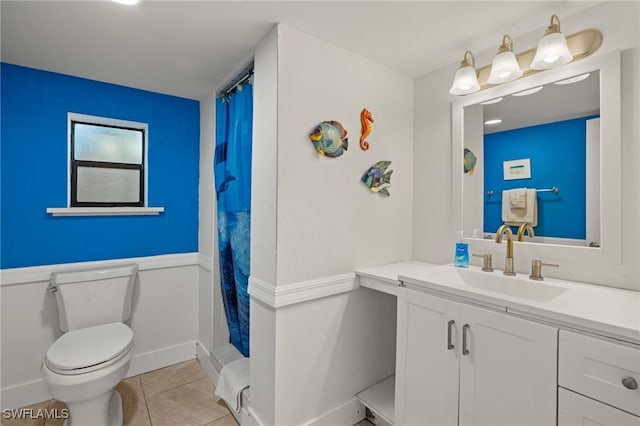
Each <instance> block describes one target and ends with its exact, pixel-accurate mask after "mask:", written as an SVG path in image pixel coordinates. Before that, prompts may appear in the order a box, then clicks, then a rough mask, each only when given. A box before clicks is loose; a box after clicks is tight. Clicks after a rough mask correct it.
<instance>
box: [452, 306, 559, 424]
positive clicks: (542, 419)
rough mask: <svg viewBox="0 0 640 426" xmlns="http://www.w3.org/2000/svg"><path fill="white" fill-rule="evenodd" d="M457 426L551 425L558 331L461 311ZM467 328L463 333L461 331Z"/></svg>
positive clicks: (496, 315) (504, 317)
mask: <svg viewBox="0 0 640 426" xmlns="http://www.w3.org/2000/svg"><path fill="white" fill-rule="evenodd" d="M460 312H461V315H460V318H461V320H462V322H461V324H460V325H461V326H462V327H463V329H466V332H464V333H463V334H466V339H464V337H463V340H464V341H463V345H464V346H465V347H466V349H468V351H469V352H468V353H467V354H464V353H463V354H462V356H461V358H460V425H492V426H499V425H505V426H518V425H537V426H542V425H555V423H556V393H557V379H556V378H557V353H558V350H557V347H558V330H557V329H556V328H554V327H550V326H547V325H543V324H538V323H535V322H531V321H527V320H524V319H520V318H516V317H512V316H508V315H506V314H503V313H500V312H495V311H491V310H488V309H480V308H476V307H473V306H470V305H461V311H460ZM465 325H466V327H465Z"/></svg>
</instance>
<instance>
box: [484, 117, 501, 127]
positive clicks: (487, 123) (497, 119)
mask: <svg viewBox="0 0 640 426" xmlns="http://www.w3.org/2000/svg"><path fill="white" fill-rule="evenodd" d="M500 123H502V120H501V119H499V118H494V119H493V120H487V121H485V122H484V124H486V125H487V126H491V125H492V124H500Z"/></svg>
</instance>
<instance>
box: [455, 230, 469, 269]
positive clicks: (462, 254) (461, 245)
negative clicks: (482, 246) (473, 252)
mask: <svg viewBox="0 0 640 426" xmlns="http://www.w3.org/2000/svg"><path fill="white" fill-rule="evenodd" d="M453 263H454V265H455V266H457V267H458V268H468V267H469V244H467V243H465V242H464V241H463V239H462V231H458V241H457V242H456V256H455V258H454V261H453Z"/></svg>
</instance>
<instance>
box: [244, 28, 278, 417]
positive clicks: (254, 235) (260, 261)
mask: <svg viewBox="0 0 640 426" xmlns="http://www.w3.org/2000/svg"><path fill="white" fill-rule="evenodd" d="M254 71H255V73H254V80H253V117H254V119H253V139H252V165H251V168H252V174H251V277H250V279H249V292H251V288H252V280H255V279H259V280H262V281H264V282H267V283H273V284H275V282H276V214H277V211H276V202H277V180H276V168H277V166H278V165H277V159H276V158H277V153H278V135H277V131H278V127H277V123H278V119H277V117H278V32H277V30H276V29H274V31H272V32H271V33H270V34H269V35H268V36H267V37H266V38H265V39H264V40H263V41H262V42H261V43H260V44H259V45H258V46H257V47H256V51H255V57H254ZM249 308H250V330H249V339H250V340H249V344H250V352H251V359H250V381H251V409H252V411H253V416H254V417H256V418H257V419H258V421H259V423H260V424H265V425H269V424H274V417H275V393H274V391H273V390H274V387H275V368H276V361H275V357H276V338H275V335H276V331H275V328H276V320H275V310H274V309H273V307H271V306H269V305H268V304H264V303H262V302H261V301H259V300H257V299H255V298H254V297H251V302H250V306H249Z"/></svg>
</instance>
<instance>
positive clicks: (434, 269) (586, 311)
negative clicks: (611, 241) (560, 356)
mask: <svg viewBox="0 0 640 426" xmlns="http://www.w3.org/2000/svg"><path fill="white" fill-rule="evenodd" d="M446 268H453V266H452V265H434V264H429V263H422V262H403V263H395V264H390V265H383V266H379V267H374V268H366V269H361V270H357V271H356V274H357V275H358V276H359V277H365V278H369V279H375V280H380V281H382V282H384V283H388V284H389V285H390V286H391V285H393V283H395V285H398V282H399V281H402V282H403V283H405V284H407V285H409V286H410V287H414V288H418V289H426V290H429V291H435V292H438V293H441V294H446V295H450V296H452V297H455V298H457V299H462V300H466V301H473V302H479V303H481V304H486V305H489V306H492V307H498V308H501V309H504V310H506V311H507V312H510V313H513V314H517V315H522V316H525V317H530V318H532V319H536V320H540V321H545V322H550V323H553V324H555V325H557V326H560V327H566V328H572V329H578V330H583V331H587V332H590V333H595V334H599V335H603V336H607V337H612V338H614V339H619V340H624V341H626V342H630V343H633V344H636V345H640V292H636V291H630V290H621V289H616V288H611V287H605V286H598V285H594V284H584V283H578V282H573V281H565V280H558V279H554V278H545V280H544V281H543V282H541V283H540V285H552V286H558V287H563V288H565V289H566V291H565V292H563V293H562V294H560V295H559V296H557V297H554V298H551V299H550V300H546V301H534V300H528V299H523V298H520V297H516V296H511V295H507V294H503V293H500V292H493V291H489V290H485V289H482V288H475V287H470V286H468V285H465V284H464V282H462V280H459V281H458V282H456V280H450V281H448V282H447V283H446V284H443V283H442V281H441V280H439V279H438V278H437V277H438V273H439V272H442V271H444V270H445V269H446ZM469 270H472V271H477V272H479V273H482V274H496V275H499V276H502V271H499V270H495V271H493V272H480V268H479V267H476V266H470V267H469ZM523 278H524V279H526V280H528V276H527V275H524V274H518V275H517V277H514V278H513V279H514V280H518V279H520V280H522V279H523ZM510 279H511V278H510ZM361 281H364V284H365V285H363V286H368V287H371V288H374V286H371V285H366V283H367V282H370V280H361ZM528 282H530V283H534V285H537V283H538V282H536V281H531V280H529V281H528ZM362 284H363V282H361V285H362ZM517 284H518V283H517V282H515V283H514V285H517ZM376 289H379V288H376ZM395 294H397V290H396V293H395Z"/></svg>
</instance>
